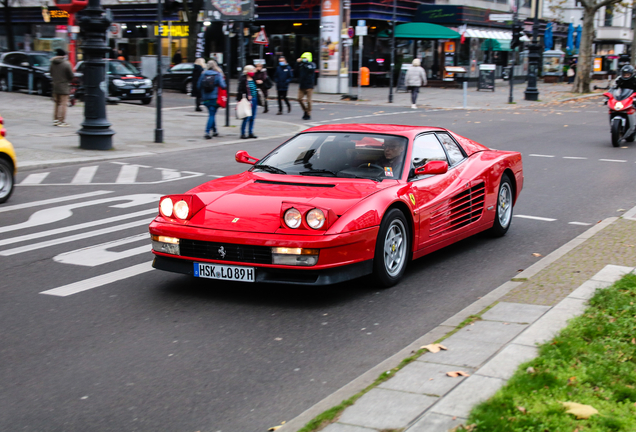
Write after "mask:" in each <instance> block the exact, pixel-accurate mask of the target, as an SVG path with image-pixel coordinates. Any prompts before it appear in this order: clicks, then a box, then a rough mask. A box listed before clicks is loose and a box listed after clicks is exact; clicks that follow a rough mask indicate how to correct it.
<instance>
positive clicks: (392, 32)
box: [358, 0, 397, 103]
mask: <svg viewBox="0 0 636 432" xmlns="http://www.w3.org/2000/svg"><path fill="white" fill-rule="evenodd" d="M396 6H397V0H393V21H392V22H391V27H392V30H393V31H391V76H389V103H393V70H394V69H395V10H396ZM359 68H360V66H358V69H359Z"/></svg>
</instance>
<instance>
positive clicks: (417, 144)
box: [412, 133, 448, 168]
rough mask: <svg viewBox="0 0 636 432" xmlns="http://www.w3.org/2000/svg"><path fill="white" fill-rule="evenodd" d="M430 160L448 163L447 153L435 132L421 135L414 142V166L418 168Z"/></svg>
mask: <svg viewBox="0 0 636 432" xmlns="http://www.w3.org/2000/svg"><path fill="white" fill-rule="evenodd" d="M430 161H444V162H446V163H448V159H447V158H446V153H445V152H444V149H443V148H442V145H441V144H440V142H439V140H438V139H437V137H436V136H435V134H433V133H429V134H424V135H420V136H418V137H417V138H415V141H414V142H413V160H412V163H413V168H418V167H421V166H423V165H425V164H426V163H427V162H430Z"/></svg>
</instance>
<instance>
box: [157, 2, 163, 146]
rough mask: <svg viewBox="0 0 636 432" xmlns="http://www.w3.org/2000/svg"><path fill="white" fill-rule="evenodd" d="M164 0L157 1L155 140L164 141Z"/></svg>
mask: <svg viewBox="0 0 636 432" xmlns="http://www.w3.org/2000/svg"><path fill="white" fill-rule="evenodd" d="M162 8H163V0H158V1H157V29H158V31H157V94H156V95H155V97H156V99H155V100H156V108H157V124H156V125H155V142H156V143H162V142H163V129H162V128H161V96H162V94H163V90H162V89H163V73H162V70H161V69H162V68H161V63H162V61H161V51H162V49H163V47H162V46H161V33H162V31H163V22H162V21H163V9H162Z"/></svg>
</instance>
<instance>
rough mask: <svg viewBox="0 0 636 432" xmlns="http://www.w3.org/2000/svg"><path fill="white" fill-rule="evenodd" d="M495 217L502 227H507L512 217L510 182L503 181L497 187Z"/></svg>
mask: <svg viewBox="0 0 636 432" xmlns="http://www.w3.org/2000/svg"><path fill="white" fill-rule="evenodd" d="M497 217H498V218H499V224H500V225H501V226H502V227H507V226H508V224H510V219H511V218H512V190H511V188H510V184H509V183H507V182H505V183H503V184H502V185H501V188H499V199H498V200H497Z"/></svg>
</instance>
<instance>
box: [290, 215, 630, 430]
mask: <svg viewBox="0 0 636 432" xmlns="http://www.w3.org/2000/svg"><path fill="white" fill-rule="evenodd" d="M626 214H629V215H632V214H634V215H636V207H634V208H633V209H631V210H628V212H626ZM618 219H619V217H609V218H606V219H603V220H602V221H601V222H599V223H598V224H596V225H595V226H593V227H591V228H589V229H588V230H586V231H585V232H583V233H582V234H580V235H578V236H577V237H575V238H573V239H572V240H570V241H569V242H567V243H566V244H564V245H563V246H561V247H560V248H558V249H556V250H555V251H553V252H551V253H550V254H548V255H547V256H545V257H543V258H542V259H541V260H539V261H538V262H536V263H534V264H533V265H531V266H530V267H528V268H527V269H525V270H524V271H523V272H521V273H519V274H518V275H517V276H516V277H515V279H516V278H530V277H532V276H534V275H536V274H537V273H539V272H540V271H541V270H544V269H545V268H546V267H548V266H549V265H550V264H552V263H554V262H555V261H557V260H558V259H559V258H561V257H563V256H564V255H565V254H567V253H568V252H570V251H571V250H572V249H574V248H575V247H577V246H579V245H580V244H582V243H584V242H585V241H586V240H588V239H590V238H591V237H592V236H594V235H595V234H597V233H598V232H599V231H601V230H603V229H604V228H606V227H608V226H609V225H611V224H613V223H614V222H616V221H617V220H618ZM523 283H524V282H515V281H512V280H511V281H507V282H505V283H503V284H502V285H500V286H499V287H497V288H495V289H494V290H492V291H491V292H489V293H488V294H486V295H485V296H484V297H482V298H480V299H479V300H477V301H475V302H474V303H472V304H471V305H469V306H467V307H466V308H464V309H462V310H461V311H459V312H457V313H456V314H455V315H453V316H452V317H450V318H448V319H447V320H446V321H444V322H442V323H441V324H440V325H438V326H437V327H435V328H434V329H433V330H431V331H429V332H428V333H426V334H425V335H423V336H421V337H420V338H418V339H416V340H415V341H413V342H412V343H410V344H409V345H407V346H406V347H405V348H403V349H401V350H400V351H398V352H397V353H396V354H394V355H392V356H391V357H389V358H387V359H386V360H384V361H382V362H381V363H379V364H378V365H376V366H375V367H373V368H371V369H370V370H368V371H367V372H365V373H363V374H362V375H360V376H359V377H358V378H356V379H354V380H353V381H351V382H349V383H348V384H346V385H344V386H343V387H341V388H340V389H339V390H337V391H336V392H334V393H332V394H331V395H329V396H327V397H326V398H324V399H323V400H321V401H320V402H318V403H317V404H315V405H314V406H312V407H310V408H309V409H307V410H305V411H304V412H302V413H301V414H300V415H298V416H297V417H295V418H293V419H292V420H290V421H288V422H287V423H285V424H284V425H283V426H282V427H280V428H279V429H277V431H278V432H294V431H297V430H298V429H300V428H302V427H304V426H305V425H306V424H307V423H309V422H310V421H311V420H313V419H314V418H315V417H316V416H318V415H320V414H322V413H323V412H324V411H326V410H328V409H330V408H332V407H334V406H336V405H338V404H340V403H341V402H342V401H344V400H346V399H348V398H350V397H352V396H353V395H355V394H356V393H358V392H360V391H362V390H363V389H364V388H366V387H367V386H368V385H370V384H371V383H373V382H374V381H375V380H376V378H377V377H378V376H379V375H380V374H381V373H382V372H385V371H387V370H391V369H393V368H394V367H396V366H398V365H399V364H400V362H401V361H402V360H403V359H405V358H407V357H408V356H409V355H410V354H411V353H412V352H413V351H417V350H418V349H419V348H420V347H421V346H422V345H426V344H428V343H433V342H435V341H436V340H438V339H440V338H442V337H444V336H445V335H446V334H447V333H449V332H450V331H452V330H454V329H455V328H456V327H457V325H459V324H460V323H461V322H462V321H464V320H465V319H466V318H468V317H469V316H470V315H474V314H477V313H479V312H481V311H483V310H484V309H485V308H487V307H488V306H490V305H492V304H493V303H495V302H496V301H498V300H499V299H500V298H501V297H503V296H504V295H506V294H507V293H508V292H510V291H511V290H512V289H513V288H516V287H517V286H519V285H521V284H523Z"/></svg>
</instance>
